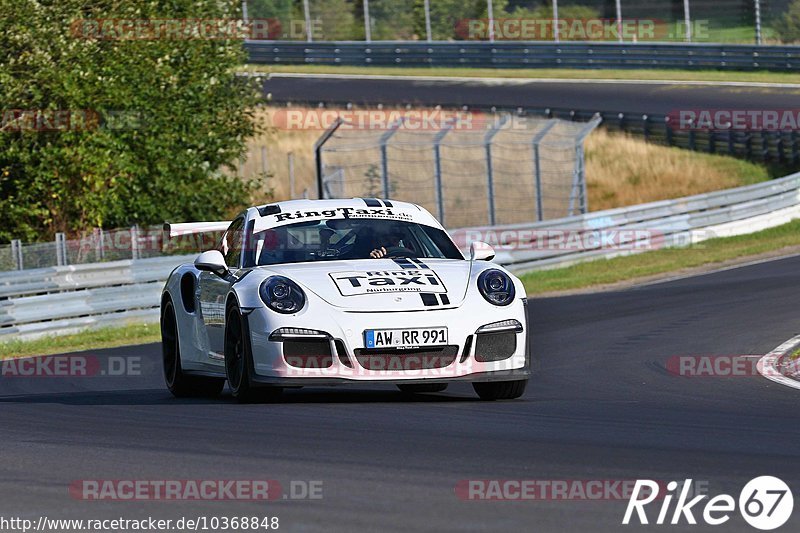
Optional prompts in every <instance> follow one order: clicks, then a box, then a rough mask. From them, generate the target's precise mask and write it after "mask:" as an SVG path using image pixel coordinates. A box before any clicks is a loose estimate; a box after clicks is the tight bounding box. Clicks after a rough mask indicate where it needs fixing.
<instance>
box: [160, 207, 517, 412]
mask: <svg viewBox="0 0 800 533" xmlns="http://www.w3.org/2000/svg"><path fill="white" fill-rule="evenodd" d="M167 229H168V230H169V232H170V234H171V235H173V236H174V235H178V234H186V233H202V232H209V231H224V233H223V235H222V238H221V240H220V242H219V245H218V247H217V248H216V249H214V250H210V251H206V252H203V253H202V254H200V255H199V256H198V257H197V259H196V260H195V261H194V263H193V264H184V265H181V266H179V267H178V268H176V269H175V270H174V271H173V272H172V273H171V274H170V276H169V279H168V280H167V282H166V285H165V287H164V290H163V293H162V299H161V334H162V349H163V362H164V376H165V380H166V384H167V387H168V388H169V390H170V391H171V392H172V393H173V394H175V395H176V396H190V395H215V394H219V393H220V392H221V391H222V389H223V387H224V384H225V382H226V381H227V382H228V385H229V388H230V390H231V392H232V393H233V395H234V396H235V397H236V398H238V399H239V400H240V401H245V402H247V401H256V400H263V399H275V398H277V397H278V396H279V395H280V393H281V391H282V390H283V389H284V388H287V387H302V386H306V385H314V386H322V385H339V384H348V383H350V384H352V383H378V382H380V383H390V384H395V385H397V386H398V387H399V388H400V389H401V390H402V391H405V392H408V393H425V392H439V391H442V390H444V389H445V388H446V387H447V385H448V384H449V383H451V382H456V381H466V382H471V383H472V384H473V387H474V389H475V391H476V392H477V393H478V395H479V396H480V397H481V398H482V399H485V400H498V399H513V398H518V397H519V396H521V395H522V394H523V392H524V390H525V385H526V384H527V380H528V378H529V375H530V354H529V353H528V342H527V322H526V316H525V314H526V306H527V300H526V299H525V291H524V288H523V286H522V283H521V282H520V281H519V279H517V278H516V277H514V276H513V275H512V274H510V273H509V272H507V271H506V270H505V269H503V268H502V267H500V266H498V265H495V264H493V263H491V262H489V260H491V259H492V258H493V257H494V251H493V250H492V248H491V247H490V246H489V245H487V244H484V243H473V244H472V245H471V247H470V253H469V257H468V258H465V257H464V256H463V255H462V253H461V252H460V251H459V249H458V247H457V246H456V245H455V244H454V242H453V241H452V239H451V238H450V237H449V236H448V234H447V232H446V231H445V230H444V228H443V227H442V226H441V225H440V224H439V223H438V222H437V221H436V219H435V218H434V217H433V216H431V214H430V213H428V211H426V210H425V209H424V208H422V207H420V206H417V205H415V204H410V203H406V202H398V201H392V200H378V199H373V198H366V199H362V198H355V199H351V200H292V201H286V202H278V203H273V204H268V205H263V206H259V207H251V208H249V209H247V210H246V211H244V212H243V213H241V214H240V215H239V216H237V217H236V218H235V219H234V220H233V221H232V222H210V223H206V222H200V223H188V224H170V225H167Z"/></svg>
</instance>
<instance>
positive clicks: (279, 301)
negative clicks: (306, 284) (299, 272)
mask: <svg viewBox="0 0 800 533" xmlns="http://www.w3.org/2000/svg"><path fill="white" fill-rule="evenodd" d="M258 293H259V294H260V295H261V300H263V301H264V303H265V304H267V307H269V308H270V309H272V310H273V311H277V312H278V313H284V314H291V313H296V312H298V311H300V310H301V309H302V308H303V306H304V305H306V295H305V293H303V289H301V288H300V287H299V286H298V285H297V283H295V282H294V281H292V280H290V279H289V278H285V277H283V276H272V277H271V278H267V279H265V280H264V282H263V283H262V284H261V287H259V289H258Z"/></svg>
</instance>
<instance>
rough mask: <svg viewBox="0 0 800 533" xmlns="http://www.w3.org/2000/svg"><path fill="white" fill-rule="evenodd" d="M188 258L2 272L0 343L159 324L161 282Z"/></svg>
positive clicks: (177, 257) (172, 257)
mask: <svg viewBox="0 0 800 533" xmlns="http://www.w3.org/2000/svg"><path fill="white" fill-rule="evenodd" d="M192 259H194V256H166V257H158V258H153V259H140V260H124V261H113V262H108V263H93V264H86V265H74V266H61V267H50V268H39V269H33V270H21V271H14V272H5V273H2V274H0V342H2V341H3V340H8V339H12V338H34V337H38V336H42V335H52V334H65V333H72V332H75V331H78V330H80V329H84V328H87V327H100V326H110V325H117V324H120V323H125V322H155V321H158V317H159V312H158V308H159V304H160V301H159V295H160V293H161V289H162V288H163V285H164V281H165V280H166V279H167V276H168V275H169V273H170V272H172V270H173V269H174V268H175V267H176V266H178V265H179V264H181V263H185V262H187V261H191V260H192ZM0 355H2V354H0Z"/></svg>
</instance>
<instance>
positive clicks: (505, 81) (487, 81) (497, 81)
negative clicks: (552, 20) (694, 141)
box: [251, 72, 800, 89]
mask: <svg viewBox="0 0 800 533" xmlns="http://www.w3.org/2000/svg"><path fill="white" fill-rule="evenodd" d="M257 74H258V73H253V74H251V75H257ZM269 78H319V79H335V80H381V81H393V80H401V81H403V80H405V81H442V82H447V81H455V82H469V83H482V84H484V85H524V84H527V83H572V84H583V85H592V84H605V85H673V86H675V85H697V86H702V87H763V88H770V89H800V84H798V83H766V82H746V81H698V80H686V81H680V80H616V79H586V78H579V79H569V78H499V77H491V78H480V77H470V76H404V75H391V74H314V73H310V74H305V73H300V72H270V73H268V74H267V79H269Z"/></svg>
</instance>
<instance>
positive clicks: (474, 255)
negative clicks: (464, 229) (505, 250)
mask: <svg viewBox="0 0 800 533" xmlns="http://www.w3.org/2000/svg"><path fill="white" fill-rule="evenodd" d="M494 255H495V254H494V248H492V245H490V244H486V243H485V242H481V241H475V242H473V243H472V244H470V246H469V260H470V261H491V260H492V259H494Z"/></svg>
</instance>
